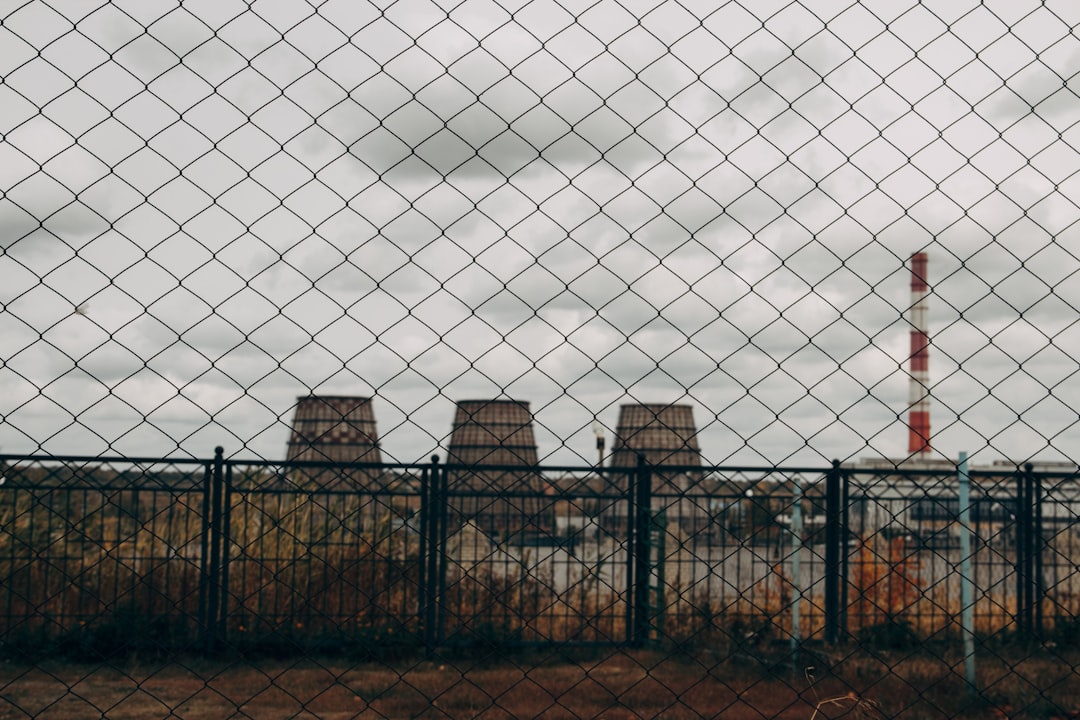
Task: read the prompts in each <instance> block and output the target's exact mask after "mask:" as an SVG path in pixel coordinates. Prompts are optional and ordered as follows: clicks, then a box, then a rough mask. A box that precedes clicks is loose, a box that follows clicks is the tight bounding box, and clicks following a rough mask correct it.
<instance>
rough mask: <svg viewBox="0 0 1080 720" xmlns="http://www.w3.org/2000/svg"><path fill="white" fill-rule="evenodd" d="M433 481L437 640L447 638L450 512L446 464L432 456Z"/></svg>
mask: <svg viewBox="0 0 1080 720" xmlns="http://www.w3.org/2000/svg"><path fill="white" fill-rule="evenodd" d="M431 463H432V481H433V482H434V483H435V548H434V550H435V552H434V555H435V561H436V562H435V572H436V577H435V610H436V625H435V642H436V643H437V644H440V645H441V644H442V643H443V642H444V641H445V640H446V560H447V552H446V535H447V531H446V520H447V513H448V512H449V505H450V501H449V500H450V498H449V480H448V477H447V470H446V466H445V465H443V466H441V467H440V466H439V464H438V463H439V458H438V457H437V456H434V455H433V456H432V458H431Z"/></svg>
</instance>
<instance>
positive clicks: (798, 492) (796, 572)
mask: <svg viewBox="0 0 1080 720" xmlns="http://www.w3.org/2000/svg"><path fill="white" fill-rule="evenodd" d="M802 534H803V516H802V487H800V486H799V476H798V475H796V476H795V477H793V478H792V479H791V666H792V667H793V668H798V667H799V645H800V644H801V643H802V628H801V627H800V626H799V625H800V616H799V609H800V608H799V605H800V604H801V603H802V574H801V573H802V567H801V564H800V558H799V556H800V555H801V554H802V552H801V550H802Z"/></svg>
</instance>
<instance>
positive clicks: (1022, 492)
mask: <svg viewBox="0 0 1080 720" xmlns="http://www.w3.org/2000/svg"><path fill="white" fill-rule="evenodd" d="M1015 507H1016V552H1015V556H1016V559H1015V563H1016V614H1015V617H1014V620H1015V622H1016V632H1017V634H1018V635H1020V636H1023V634H1024V633H1027V632H1029V631H1030V627H1029V626H1028V623H1027V586H1028V582H1027V577H1028V568H1027V561H1028V557H1027V537H1028V527H1027V526H1028V519H1029V513H1028V502H1027V475H1026V473H1023V472H1021V471H1020V468H1017V472H1016V506H1015Z"/></svg>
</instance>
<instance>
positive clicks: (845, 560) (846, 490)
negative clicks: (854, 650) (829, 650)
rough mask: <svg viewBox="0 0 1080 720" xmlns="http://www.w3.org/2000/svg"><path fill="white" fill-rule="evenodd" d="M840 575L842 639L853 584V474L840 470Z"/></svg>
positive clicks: (845, 628) (845, 632)
mask: <svg viewBox="0 0 1080 720" xmlns="http://www.w3.org/2000/svg"><path fill="white" fill-rule="evenodd" d="M840 498H841V500H840V573H839V579H838V580H837V582H838V583H839V585H840V621H839V624H838V626H837V630H838V632H839V635H840V636H841V637H847V636H848V607H849V605H850V603H849V599H848V590H849V588H850V586H851V583H849V582H848V578H850V577H851V575H850V574H849V572H848V568H849V564H850V562H851V548H850V546H849V543H848V541H849V539H850V538H851V474H850V472H849V471H848V470H846V469H844V468H840Z"/></svg>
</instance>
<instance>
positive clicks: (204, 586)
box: [198, 461, 214, 652]
mask: <svg viewBox="0 0 1080 720" xmlns="http://www.w3.org/2000/svg"><path fill="white" fill-rule="evenodd" d="M213 475H214V464H213V461H207V462H206V464H205V465H204V466H203V487H202V491H203V498H202V528H201V530H200V533H199V615H198V627H199V644H200V645H201V646H202V648H203V650H204V651H206V652H209V650H210V508H211V499H210V496H211V484H212V483H211V480H212V478H213Z"/></svg>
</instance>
